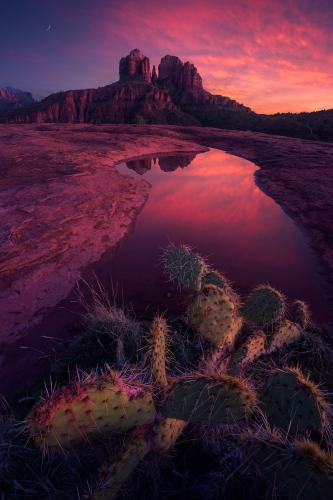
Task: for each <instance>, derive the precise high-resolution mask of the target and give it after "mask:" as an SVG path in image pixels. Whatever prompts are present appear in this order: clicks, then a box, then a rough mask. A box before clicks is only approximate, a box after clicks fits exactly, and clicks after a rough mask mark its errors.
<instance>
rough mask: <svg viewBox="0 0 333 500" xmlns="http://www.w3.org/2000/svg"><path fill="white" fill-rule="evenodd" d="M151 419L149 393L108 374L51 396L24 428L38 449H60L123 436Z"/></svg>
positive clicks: (152, 417)
mask: <svg viewBox="0 0 333 500" xmlns="http://www.w3.org/2000/svg"><path fill="white" fill-rule="evenodd" d="M154 418H155V408H154V403H153V398H152V394H151V391H150V390H149V389H148V388H147V387H146V386H143V385H140V384H132V383H126V382H125V381H124V380H123V379H122V378H121V377H120V376H119V375H118V374H117V373H115V372H111V373H108V374H103V375H96V376H92V377H87V379H86V380H82V381H79V380H77V381H75V382H72V383H71V384H69V385H66V386H64V387H62V388H61V389H59V390H57V391H55V392H53V393H52V394H51V395H50V396H49V397H47V398H46V399H42V400H41V401H40V402H39V403H37V405H36V406H34V408H33V409H32V410H31V412H30V414H29V415H28V418H27V425H28V427H29V429H30V431H31V433H32V435H33V436H34V437H35V440H36V443H37V444H38V445H39V446H41V447H45V446H46V447H62V446H67V445H70V444H73V443H75V442H76V441H80V440H82V439H84V438H85V437H88V436H92V435H97V434H99V433H104V432H117V433H121V432H125V431H127V430H128V429H131V428H132V427H134V426H136V425H143V424H149V423H151V422H152V421H153V420H154Z"/></svg>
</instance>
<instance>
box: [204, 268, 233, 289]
mask: <svg viewBox="0 0 333 500" xmlns="http://www.w3.org/2000/svg"><path fill="white" fill-rule="evenodd" d="M201 284H202V286H205V285H215V286H218V287H219V288H225V287H227V286H229V282H228V280H227V278H226V277H225V276H223V274H221V273H219V272H218V271H214V270H209V271H208V272H207V273H206V274H204V275H203V277H202V280H201Z"/></svg>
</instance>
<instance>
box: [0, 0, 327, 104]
mask: <svg viewBox="0 0 333 500" xmlns="http://www.w3.org/2000/svg"><path fill="white" fill-rule="evenodd" d="M49 25H51V30H50V31H47V28H48V26H49ZM332 26H333V0H276V1H273V0H168V1H166V0H163V1H160V0H10V1H4V2H2V4H1V8H0V86H12V87H16V88H20V89H22V90H27V91H31V92H33V93H34V95H35V96H37V97H45V96H47V95H48V94H50V93H52V92H57V91H59V90H68V89H79V88H92V87H98V86H102V85H106V84H109V83H112V82H113V81H115V80H117V79H118V62H119V59H120V57H122V56H124V55H126V54H128V53H129V51H130V50H131V49H133V48H139V49H140V50H142V52H143V53H144V54H145V55H147V56H148V57H149V58H150V60H151V64H156V65H157V64H158V63H159V61H160V59H161V57H163V56H164V55H166V54H171V55H177V56H178V57H180V59H182V60H183V61H187V60H189V61H191V62H193V63H194V64H195V66H196V67H197V68H198V71H199V73H200V74H201V76H202V78H203V82H204V87H205V88H206V89H207V90H209V91H210V92H212V93H216V94H221V95H225V96H228V97H231V98H233V99H236V100H237V101H239V102H241V103H243V104H245V105H247V106H250V107H251V108H252V109H253V110H254V111H257V112H259V113H276V112H287V111H291V112H298V111H312V110H318V109H328V108H333V29H332Z"/></svg>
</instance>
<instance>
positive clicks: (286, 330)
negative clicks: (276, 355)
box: [267, 319, 302, 353]
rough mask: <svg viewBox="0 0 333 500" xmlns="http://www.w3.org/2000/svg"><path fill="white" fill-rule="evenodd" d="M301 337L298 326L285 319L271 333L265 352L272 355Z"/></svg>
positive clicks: (300, 330)
mask: <svg viewBox="0 0 333 500" xmlns="http://www.w3.org/2000/svg"><path fill="white" fill-rule="evenodd" d="M301 335H302V329H301V328H300V326H299V325H296V324H295V323H292V322H291V321H289V320H287V319H285V320H284V321H283V322H282V323H281V324H280V325H279V326H278V327H277V329H276V330H275V332H274V333H273V335H272V337H271V339H270V342H269V346H268V349H267V352H268V353H272V352H275V351H277V350H278V349H281V348H282V347H284V346H286V345H288V344H292V343H293V342H296V340H298V339H299V338H300V337H301Z"/></svg>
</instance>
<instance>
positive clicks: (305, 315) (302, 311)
mask: <svg viewBox="0 0 333 500" xmlns="http://www.w3.org/2000/svg"><path fill="white" fill-rule="evenodd" d="M291 316H292V319H293V322H294V323H297V325H299V326H300V327H301V328H306V327H307V326H308V324H309V320H310V313H309V308H308V306H307V304H306V303H305V302H303V300H295V302H294V303H293V304H292V306H291Z"/></svg>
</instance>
